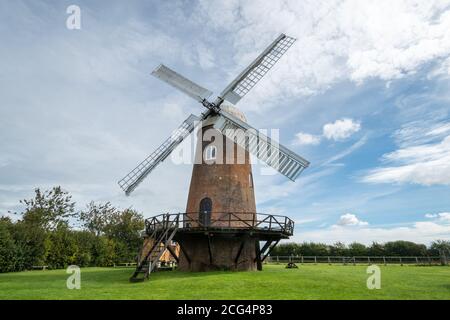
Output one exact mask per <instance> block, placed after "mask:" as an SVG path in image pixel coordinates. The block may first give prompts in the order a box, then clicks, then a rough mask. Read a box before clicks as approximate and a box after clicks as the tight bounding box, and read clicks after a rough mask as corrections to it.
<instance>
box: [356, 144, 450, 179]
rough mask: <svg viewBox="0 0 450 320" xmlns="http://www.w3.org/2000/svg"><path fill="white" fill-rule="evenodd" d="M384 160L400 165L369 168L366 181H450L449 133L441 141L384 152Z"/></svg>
mask: <svg viewBox="0 0 450 320" xmlns="http://www.w3.org/2000/svg"><path fill="white" fill-rule="evenodd" d="M383 160H384V161H385V162H387V163H394V164H397V165H393V166H386V167H380V168H376V169H373V170H371V171H369V173H368V174H367V175H366V176H365V177H364V178H363V181H364V182H368V183H414V184H421V185H427V186H428V185H435V184H443V185H449V184H450V136H447V137H446V138H445V139H443V140H442V141H441V142H439V143H428V144H421V145H416V146H409V147H405V148H400V149H398V150H396V151H394V152H391V153H388V154H386V155H384V156H383Z"/></svg>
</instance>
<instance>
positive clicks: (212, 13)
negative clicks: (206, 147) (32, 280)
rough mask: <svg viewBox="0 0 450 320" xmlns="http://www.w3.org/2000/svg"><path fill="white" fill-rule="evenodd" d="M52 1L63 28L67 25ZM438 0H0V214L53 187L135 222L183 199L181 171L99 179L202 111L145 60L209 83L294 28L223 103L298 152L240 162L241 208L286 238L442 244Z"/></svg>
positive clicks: (448, 192) (448, 155)
mask: <svg viewBox="0 0 450 320" xmlns="http://www.w3.org/2000/svg"><path fill="white" fill-rule="evenodd" d="M70 5H77V6H78V7H79V8H80V9H81V16H80V17H81V20H80V21H81V25H80V26H81V29H79V30H78V29H75V30H72V29H68V28H67V26H66V20H67V19H68V18H69V16H70V14H68V13H67V12H66V10H67V8H68V7H69V6H70ZM448 30H450V1H432V0H430V1H412V0H397V1H385V0H380V1H376V2H374V1H362V0H339V1H332V0H331V1H316V0H315V1H306V0H303V1H298V0H295V1H288V0H286V1H264V2H263V1H251V0H249V1H241V0H229V1H137V0H131V1H126V2H125V1H118V0H112V1H108V2H105V1H74V0H71V1H58V2H54V1H50V0H49V1H39V2H38V1H32V0H29V1H23V0H14V1H13V0H1V1H0V39H1V46H0V215H4V216H10V217H11V218H12V219H17V215H14V214H13V212H20V211H21V209H23V208H22V207H21V206H20V204H19V200H20V199H24V198H30V197H32V196H33V190H34V188H36V187H40V188H42V189H49V188H51V187H52V186H56V185H60V186H62V187H63V189H65V190H67V191H69V192H70V193H71V194H72V195H73V199H74V200H75V201H76V202H77V205H78V208H80V209H82V208H84V207H85V205H86V204H87V203H88V202H90V201H97V202H106V201H110V202H111V203H113V204H114V205H116V206H118V207H121V208H127V207H133V208H135V209H137V210H138V211H139V212H141V213H142V214H143V215H144V216H145V217H150V216H153V215H156V214H160V213H163V212H183V211H184V210H185V206H186V201H187V193H188V188H189V182H190V176H191V172H192V166H190V165H188V164H175V163H173V162H172V161H165V162H164V163H163V164H161V165H160V166H159V167H157V168H156V169H155V170H154V171H153V172H152V173H151V175H150V176H149V177H148V179H147V180H145V181H144V183H142V184H141V185H140V186H139V188H138V189H137V190H136V191H135V192H134V193H133V194H132V195H131V196H130V197H126V196H125V195H124V194H123V192H122V191H121V189H120V188H119V186H118V185H117V181H118V180H120V179H121V178H122V177H123V176H124V175H126V174H127V173H128V172H129V171H130V170H131V169H133V168H134V167H135V166H136V165H137V164H138V163H139V162H140V161H142V160H143V159H144V158H145V157H146V156H147V155H148V154H150V153H151V152H152V151H153V150H154V149H155V148H156V147H158V146H159V145H160V144H161V143H162V142H163V141H164V140H165V139H166V138H167V137H168V136H169V135H170V134H171V132H172V130H173V129H175V128H176V127H178V126H179V125H180V124H181V122H182V121H183V120H184V119H185V118H187V116H188V115H189V114H191V113H193V114H197V115H198V114H199V113H200V112H203V111H204V110H202V106H201V105H199V104H198V103H196V102H195V101H194V100H192V99H190V98H189V97H187V96H185V95H183V94H182V93H179V92H177V91H176V90H174V89H172V88H171V87H169V86H167V85H166V84H164V83H162V82H160V81H158V80H157V79H155V78H153V77H152V76H151V75H150V73H151V71H152V70H153V69H154V68H155V67H156V66H158V65H159V64H160V63H164V64H165V65H167V66H169V67H171V68H172V69H174V70H176V71H177V72H179V73H181V74H183V75H185V76H186V77H188V78H190V79H192V80H193V81H195V82H197V83H199V84H200V85H202V86H204V87H206V88H208V89H210V90H212V91H214V92H215V93H216V94H218V93H219V92H220V91H221V90H222V89H223V88H224V87H225V86H226V85H227V84H228V83H229V82H230V81H231V80H232V79H233V78H234V77H235V76H236V75H237V74H238V73H239V72H240V71H241V70H242V69H243V68H245V67H246V66H247V65H248V64H249V63H250V62H251V61H252V60H253V59H254V58H255V57H256V56H257V55H258V54H259V53H260V52H261V51H262V50H263V49H264V48H265V47H266V46H267V45H268V44H269V43H270V42H271V41H273V39H275V38H276V37H277V36H278V35H279V34H280V33H285V34H287V35H289V36H292V37H295V38H296V39H297V41H296V43H295V44H294V46H293V47H291V49H289V51H288V52H287V53H286V54H285V56H283V57H282V59H281V60H280V61H279V62H278V63H277V64H276V65H275V66H274V67H273V69H272V70H270V72H269V73H268V74H267V75H266V76H265V77H264V78H263V79H262V80H261V81H260V82H259V83H258V84H257V85H256V86H255V87H254V88H253V89H252V90H251V91H250V92H249V93H248V95H247V96H246V97H245V98H243V99H242V100H241V101H240V102H239V104H238V105H237V106H238V107H239V109H240V110H242V111H243V112H244V113H245V115H246V117H247V120H248V122H249V123H250V124H251V125H252V126H254V127H256V128H259V129H279V130H280V142H281V143H282V144H284V145H285V146H287V147H289V148H290V149H292V150H293V151H295V152H296V153H298V154H300V155H301V156H303V157H305V158H306V159H308V160H309V161H310V162H311V165H310V167H309V168H308V169H306V170H305V171H304V172H303V173H302V175H301V176H300V177H299V179H298V180H297V181H296V182H291V181H290V180H288V179H286V178H285V177H283V176H282V175H279V174H278V175H269V176H268V175H263V174H261V172H262V171H261V168H260V167H258V166H255V167H254V168H253V171H254V173H253V175H254V182H255V194H256V200H257V210H258V212H261V213H271V214H281V215H286V216H289V217H291V218H292V219H293V220H294V221H295V222H296V225H295V234H294V236H293V237H292V238H291V240H293V241H320V242H325V243H334V242H337V241H342V242H345V243H350V242H353V241H358V242H363V243H367V244H370V243H371V242H372V241H378V242H386V241H392V240H409V241H415V242H421V243H426V244H429V243H430V242H431V241H433V240H436V239H447V240H450V33H449V32H448Z"/></svg>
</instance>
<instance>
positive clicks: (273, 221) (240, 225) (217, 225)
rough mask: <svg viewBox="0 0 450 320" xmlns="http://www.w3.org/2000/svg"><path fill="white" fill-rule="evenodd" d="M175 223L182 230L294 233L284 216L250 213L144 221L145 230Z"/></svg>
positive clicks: (183, 215)
mask: <svg viewBox="0 0 450 320" xmlns="http://www.w3.org/2000/svg"><path fill="white" fill-rule="evenodd" d="M172 222H175V223H176V225H177V227H178V228H182V229H189V230H191V229H192V230H195V229H202V230H203V229H250V230H259V231H267V232H279V233H283V234H285V235H288V236H291V235H292V234H293V233H294V221H292V220H291V219H289V218H288V217H285V216H280V215H273V214H263V213H252V212H212V213H211V217H210V218H208V219H206V218H204V217H202V218H201V215H199V213H198V212H195V213H194V212H192V213H174V214H168V213H167V214H160V215H157V216H154V217H151V218H148V219H146V220H145V230H146V232H147V234H151V232H153V230H158V229H162V228H165V227H167V226H168V225H170V224H171V223H172Z"/></svg>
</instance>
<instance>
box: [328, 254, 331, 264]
mask: <svg viewBox="0 0 450 320" xmlns="http://www.w3.org/2000/svg"><path fill="white" fill-rule="evenodd" d="M328 264H329V265H330V266H331V261H330V256H328Z"/></svg>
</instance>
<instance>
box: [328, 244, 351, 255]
mask: <svg viewBox="0 0 450 320" xmlns="http://www.w3.org/2000/svg"><path fill="white" fill-rule="evenodd" d="M329 251H330V255H332V256H347V255H348V249H347V246H346V245H345V244H344V243H342V242H336V243H335V244H334V245H331V246H329Z"/></svg>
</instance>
